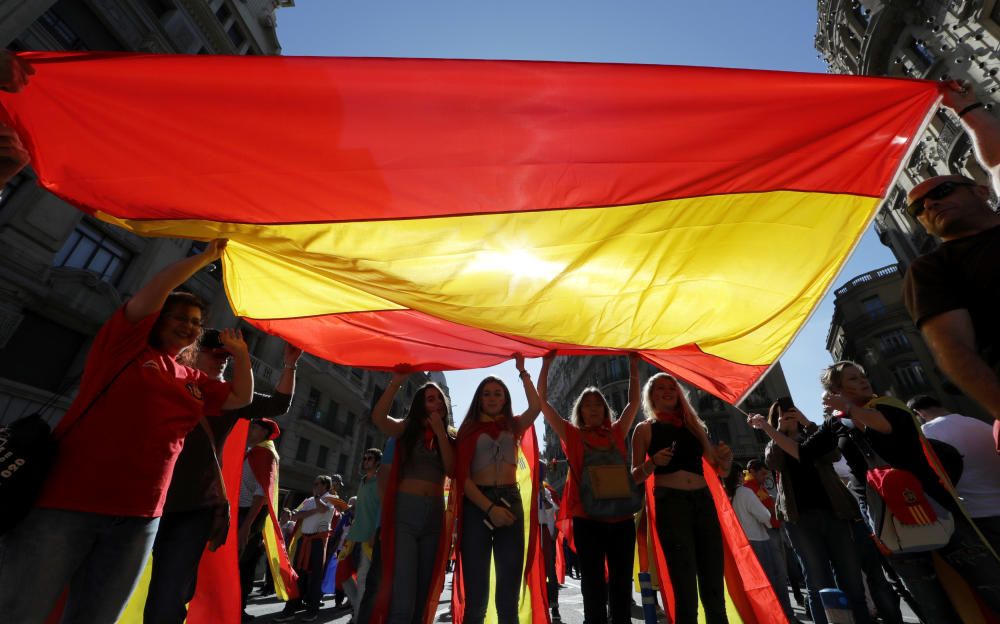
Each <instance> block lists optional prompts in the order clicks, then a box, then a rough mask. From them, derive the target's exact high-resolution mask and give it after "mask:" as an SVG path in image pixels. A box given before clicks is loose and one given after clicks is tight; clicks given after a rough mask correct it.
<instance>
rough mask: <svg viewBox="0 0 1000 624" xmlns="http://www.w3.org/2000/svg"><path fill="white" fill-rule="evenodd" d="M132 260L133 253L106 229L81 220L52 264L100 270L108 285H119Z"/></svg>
mask: <svg viewBox="0 0 1000 624" xmlns="http://www.w3.org/2000/svg"><path fill="white" fill-rule="evenodd" d="M131 259H132V253H131V252H129V251H128V250H127V249H126V248H125V247H123V246H122V245H120V244H119V243H117V242H116V241H115V240H114V239H113V238H111V237H109V236H108V235H107V234H105V233H104V232H103V231H101V230H99V229H98V228H96V227H93V226H91V225H89V224H88V223H87V222H85V221H81V222H80V224H79V225H77V226H76V229H75V230H73V233H72V234H70V235H69V238H68V239H66V242H65V243H64V244H63V246H62V249H60V250H59V253H57V254H56V257H55V259H54V260H53V261H52V265H53V266H57V267H71V268H74V269H83V270H85V271H90V272H92V273H97V274H98V275H100V276H101V279H102V280H104V281H105V282H108V283H109V284H117V283H118V280H119V278H121V276H122V273H124V272H125V268H126V267H127V266H128V263H129V262H130V261H131Z"/></svg>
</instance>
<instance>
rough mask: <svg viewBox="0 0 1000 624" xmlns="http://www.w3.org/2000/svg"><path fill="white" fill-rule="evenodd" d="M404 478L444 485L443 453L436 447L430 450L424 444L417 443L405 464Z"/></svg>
mask: <svg viewBox="0 0 1000 624" xmlns="http://www.w3.org/2000/svg"><path fill="white" fill-rule="evenodd" d="M402 478H404V479H416V480H417V481H429V482H431V483H443V482H444V460H442V459H441V451H440V450H439V449H438V448H437V447H436V446H435V447H434V448H433V449H430V450H428V449H427V447H426V446H425V445H424V444H423V443H422V442H420V441H417V443H416V444H414V445H413V448H412V449H411V450H410V452H409V454H408V455H407V458H406V462H405V463H404V464H403V474H402Z"/></svg>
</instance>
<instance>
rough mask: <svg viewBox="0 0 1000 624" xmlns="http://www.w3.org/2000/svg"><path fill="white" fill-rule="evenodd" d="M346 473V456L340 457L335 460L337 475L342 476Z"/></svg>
mask: <svg viewBox="0 0 1000 624" xmlns="http://www.w3.org/2000/svg"><path fill="white" fill-rule="evenodd" d="M345 472H347V455H341V456H340V459H338V460H337V474H339V475H341V476H343V475H344V473H345Z"/></svg>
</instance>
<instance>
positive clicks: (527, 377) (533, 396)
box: [514, 353, 542, 435]
mask: <svg viewBox="0 0 1000 624" xmlns="http://www.w3.org/2000/svg"><path fill="white" fill-rule="evenodd" d="M514 366H516V367H517V374H518V376H519V377H520V378H521V384H522V385H523V386H524V396H525V398H526V399H528V409H526V410H524V412H522V413H521V415H520V416H515V417H514V422H515V423H516V425H515V427H516V429H517V433H518V435H521V434H522V433H524V432H525V431H527V430H528V427H530V426H531V425H532V424H534V422H535V419H536V418H538V413H539V412H540V411H542V406H541V403H540V401H539V400H538V391H536V390H535V384H533V383H531V374H530V373H528V371H526V370H524V356H523V355H521V354H520V353H516V354H515V355H514Z"/></svg>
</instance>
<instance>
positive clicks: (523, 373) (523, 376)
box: [517, 370, 531, 379]
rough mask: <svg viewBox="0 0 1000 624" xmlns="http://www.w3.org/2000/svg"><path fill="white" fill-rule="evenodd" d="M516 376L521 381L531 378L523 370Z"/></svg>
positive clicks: (529, 374)
mask: <svg viewBox="0 0 1000 624" xmlns="http://www.w3.org/2000/svg"><path fill="white" fill-rule="evenodd" d="M517 376H518V377H520V378H521V379H525V378H530V377H531V373H529V372H528V371H526V370H523V371H521V372H520V373H518V375H517Z"/></svg>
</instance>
